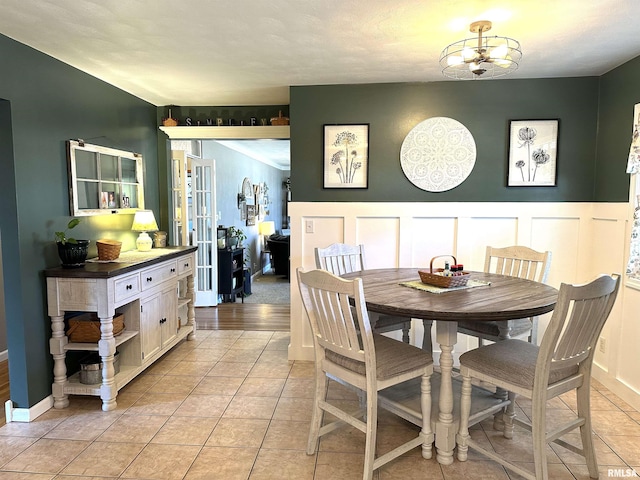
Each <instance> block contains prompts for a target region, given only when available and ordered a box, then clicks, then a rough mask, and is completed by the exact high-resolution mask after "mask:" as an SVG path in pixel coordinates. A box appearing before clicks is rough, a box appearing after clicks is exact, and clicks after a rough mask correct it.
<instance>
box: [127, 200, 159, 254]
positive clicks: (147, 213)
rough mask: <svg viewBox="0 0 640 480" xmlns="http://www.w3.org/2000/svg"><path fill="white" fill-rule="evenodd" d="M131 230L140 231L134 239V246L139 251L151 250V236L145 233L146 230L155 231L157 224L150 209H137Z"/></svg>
mask: <svg viewBox="0 0 640 480" xmlns="http://www.w3.org/2000/svg"><path fill="white" fill-rule="evenodd" d="M131 230H133V231H134V232H140V235H139V236H138V239H137V240H136V247H138V251H139V252H148V251H149V250H151V245H152V243H153V242H152V241H151V237H150V236H149V235H147V232H155V231H157V230H158V224H157V223H156V219H155V217H154V216H153V212H152V211H151V210H138V211H137V212H136V214H135V215H134V217H133V225H131Z"/></svg>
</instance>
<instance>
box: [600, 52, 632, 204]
mask: <svg viewBox="0 0 640 480" xmlns="http://www.w3.org/2000/svg"><path fill="white" fill-rule="evenodd" d="M636 103H640V57H636V58H635V59H633V60H631V61H629V62H627V63H625V64H624V65H622V66H620V67H618V68H616V69H614V70H612V71H611V72H609V73H607V74H605V75H603V76H602V77H601V78H600V115H599V119H598V156H597V163H596V184H595V199H596V201H598V202H611V201H621V202H624V201H627V199H628V198H629V175H628V174H627V173H625V170H626V165H627V158H628V157H629V147H630V146H631V132H632V125H633V123H632V122H633V120H634V119H633V107H634V105H635V104H636Z"/></svg>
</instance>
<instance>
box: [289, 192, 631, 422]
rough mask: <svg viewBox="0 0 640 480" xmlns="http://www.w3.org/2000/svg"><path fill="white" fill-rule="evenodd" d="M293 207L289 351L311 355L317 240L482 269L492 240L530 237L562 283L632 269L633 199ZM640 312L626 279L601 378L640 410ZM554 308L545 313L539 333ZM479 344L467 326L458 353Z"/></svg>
mask: <svg viewBox="0 0 640 480" xmlns="http://www.w3.org/2000/svg"><path fill="white" fill-rule="evenodd" d="M289 213H290V216H291V280H292V281H291V344H290V347H289V359H291V360H313V342H312V338H311V331H310V329H309V326H308V320H307V318H306V315H305V313H304V309H303V308H302V303H301V301H300V293H299V291H298V285H297V283H296V280H295V279H296V275H295V271H296V269H297V268H298V267H303V268H305V269H312V268H315V260H314V248H315V247H325V246H327V245H329V244H331V243H335V242H343V243H350V244H358V243H362V244H364V245H365V247H366V257H367V266H368V267H369V268H384V267H416V269H417V268H418V267H428V265H429V261H430V260H431V258H432V257H434V256H436V255H442V254H453V255H455V256H456V258H457V260H458V262H459V263H463V264H464V266H465V269H469V270H482V268H483V266H484V255H485V248H486V246H487V245H494V246H507V245H516V244H518V245H526V246H529V247H531V248H534V249H536V250H550V251H551V252H552V254H553V257H552V262H551V270H550V273H549V280H548V283H549V284H550V285H552V286H554V287H556V288H557V287H559V286H560V283H561V282H568V283H576V282H586V281H589V280H591V279H592V278H593V277H594V276H595V275H597V274H599V273H614V272H617V273H624V271H625V268H626V265H625V261H626V258H627V255H628V241H629V235H630V219H631V209H630V207H629V204H628V203H430V202H425V203H328V202H292V203H290V204H289ZM307 221H311V222H313V233H305V225H306V222H307ZM638 312H640V291H638V290H636V289H632V288H626V287H623V288H622V289H621V292H620V295H619V297H618V301H617V302H616V306H615V307H614V311H613V312H612V315H611V318H610V319H609V321H608V322H607V324H606V326H605V328H604V330H603V333H602V338H604V343H605V346H604V351H600V349H598V351H597V352H596V357H595V362H594V377H595V378H597V379H598V380H599V381H601V382H602V383H604V384H605V385H606V386H607V387H608V388H610V389H611V390H612V391H613V392H614V393H616V394H618V395H619V396H620V397H622V398H623V399H624V400H626V401H627V402H628V403H630V404H631V405H634V406H635V408H638V409H640V365H639V364H638V362H637V348H638V347H637V343H638V339H640V322H639V321H638V317H639V315H640V314H639V313H638ZM549 317H550V314H548V315H545V316H544V317H542V318H541V319H540V332H539V338H541V337H542V334H543V332H544V329H545V328H546V326H547V324H548V320H549ZM398 335H399V334H398ZM422 335H423V329H422V322H421V321H417V320H413V324H412V332H411V341H412V343H414V344H416V345H421V342H422ZM397 338H399V336H398V337H397ZM475 344H476V343H475V340H474V339H471V338H469V337H466V336H465V335H460V337H459V339H458V344H457V345H456V352H455V355H456V358H457V357H458V356H459V355H460V354H461V353H463V352H465V351H466V350H468V349H469V348H473V346H474V345H475ZM434 348H435V349H437V344H436V343H434ZM434 354H435V356H436V357H437V356H438V352H437V351H436V352H434Z"/></svg>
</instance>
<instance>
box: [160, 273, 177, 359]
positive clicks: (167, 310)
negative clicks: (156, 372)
mask: <svg viewBox="0 0 640 480" xmlns="http://www.w3.org/2000/svg"><path fill="white" fill-rule="evenodd" d="M177 294H178V288H177V287H176V286H172V287H171V288H168V289H166V290H164V291H163V292H162V301H161V307H160V317H161V319H160V320H161V323H160V327H161V330H162V347H163V348H164V346H165V345H166V344H167V343H168V342H170V341H171V340H173V339H174V338H175V337H176V335H178V301H177Z"/></svg>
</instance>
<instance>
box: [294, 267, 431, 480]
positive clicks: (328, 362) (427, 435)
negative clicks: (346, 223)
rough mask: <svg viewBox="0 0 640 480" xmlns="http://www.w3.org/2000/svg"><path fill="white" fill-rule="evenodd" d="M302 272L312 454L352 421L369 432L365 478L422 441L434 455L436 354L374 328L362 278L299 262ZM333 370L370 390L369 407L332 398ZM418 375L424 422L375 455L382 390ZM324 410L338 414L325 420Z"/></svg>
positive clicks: (426, 453)
mask: <svg viewBox="0 0 640 480" xmlns="http://www.w3.org/2000/svg"><path fill="white" fill-rule="evenodd" d="M297 276H298V285H299V287H300V294H301V297H302V302H303V304H304V308H305V310H306V312H307V316H308V318H309V322H310V324H311V331H312V335H313V343H314V352H315V377H316V383H315V398H314V405H313V413H312V419H311V426H310V429H309V440H308V443H307V454H308V455H313V454H314V453H315V452H316V450H317V448H318V440H319V438H320V437H321V436H322V435H325V434H327V433H329V432H332V431H333V430H335V429H336V428H338V427H340V426H342V425H344V423H348V424H349V425H352V426H353V427H355V428H357V429H358V430H360V431H361V432H363V433H365V436H366V441H365V458H364V472H363V479H365V480H369V479H371V478H372V476H373V472H374V470H376V469H378V468H380V467H381V466H382V465H384V464H386V463H387V462H389V461H391V460H393V459H394V458H397V457H398V456H400V455H402V454H404V453H406V452H408V451H409V450H411V449H413V448H415V447H417V446H419V445H422V456H423V457H424V458H431V456H432V443H433V440H434V435H433V432H432V430H431V383H430V378H431V375H432V373H433V359H432V357H431V354H430V353H429V352H425V351H423V350H422V349H420V348H418V347H414V346H413V345H408V344H406V343H403V342H399V341H397V340H394V339H392V338H388V337H385V336H384V335H379V334H374V333H373V331H372V329H371V324H370V323H369V318H368V314H367V309H366V305H365V297H364V291H363V287H362V279H360V278H356V279H354V280H345V279H343V278H340V277H338V276H336V275H334V274H332V273H330V272H327V271H325V270H311V271H308V272H305V271H304V270H303V269H302V268H298V270H297ZM350 300H352V301H353V304H354V308H352V307H351V306H350ZM328 376H331V378H333V379H336V380H338V381H340V382H341V383H346V384H348V385H351V386H353V387H355V388H356V389H358V390H361V391H364V392H366V396H367V402H366V407H365V408H364V409H362V408H360V409H359V411H358V412H356V413H355V414H351V413H348V412H346V411H344V410H342V409H340V408H338V407H337V406H335V405H333V404H331V403H329V402H327V387H328ZM414 378H421V401H420V405H421V410H422V419H423V421H422V428H421V430H420V432H419V434H418V436H417V437H415V438H412V439H410V440H408V441H407V442H405V443H403V444H402V445H400V446H398V447H396V448H394V449H393V450H391V451H390V452H387V453H385V454H384V455H381V456H379V457H377V458H376V457H375V449H376V433H377V419H378V392H379V391H380V390H382V389H385V388H388V387H390V386H393V385H397V384H399V383H402V382H406V381H408V380H411V379H414ZM324 412H328V413H331V414H332V415H334V416H335V417H337V420H336V421H334V422H332V423H328V424H326V425H322V424H323V420H324V419H323V417H324ZM361 418H364V419H365V421H363V420H361Z"/></svg>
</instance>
